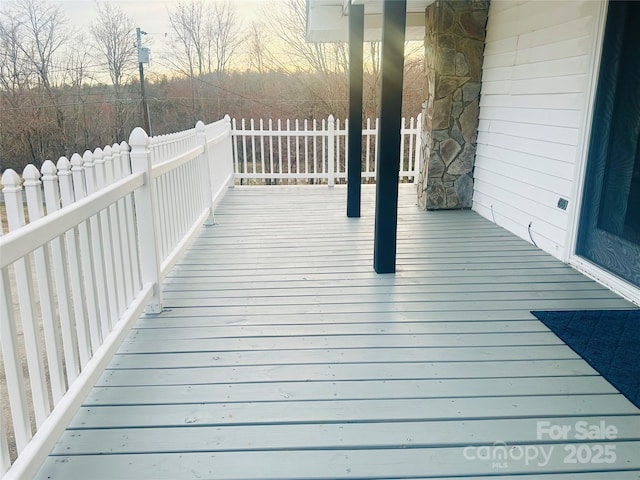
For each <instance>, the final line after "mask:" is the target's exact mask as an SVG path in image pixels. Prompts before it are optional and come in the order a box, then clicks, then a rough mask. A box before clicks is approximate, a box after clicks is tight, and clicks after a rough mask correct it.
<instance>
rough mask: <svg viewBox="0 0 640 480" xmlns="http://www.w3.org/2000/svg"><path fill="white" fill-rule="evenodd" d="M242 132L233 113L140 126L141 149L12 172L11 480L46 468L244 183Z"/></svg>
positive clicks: (8, 304)
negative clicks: (235, 129) (239, 161)
mask: <svg viewBox="0 0 640 480" xmlns="http://www.w3.org/2000/svg"><path fill="white" fill-rule="evenodd" d="M230 132H231V122H230V120H229V118H228V117H226V118H225V119H224V120H221V121H219V122H216V123H213V124H210V125H207V126H205V125H204V124H202V122H199V123H198V125H197V126H196V128H194V129H191V130H187V131H185V132H179V133H175V134H171V135H164V136H158V137H153V138H149V137H148V136H147V135H146V133H145V132H144V131H143V130H142V129H140V128H136V129H135V130H134V131H133V132H132V134H131V136H130V139H129V145H127V144H126V143H124V142H123V143H122V144H116V145H113V146H107V147H105V148H104V149H96V150H95V151H93V152H90V151H87V152H85V154H84V155H83V156H80V155H78V154H75V155H73V156H72V157H71V160H70V161H69V160H68V159H67V158H65V157H62V158H60V159H59V160H58V162H57V165H54V164H53V162H51V161H47V162H45V163H44V164H43V166H42V169H41V171H38V170H37V169H36V168H35V167H34V166H32V165H30V166H27V168H25V170H24V172H23V175H22V177H23V178H22V179H21V178H20V177H19V176H18V174H17V173H16V172H14V171H13V170H7V171H6V172H4V174H3V176H2V184H3V194H4V200H5V207H6V212H7V220H8V225H9V233H7V234H4V235H2V236H1V237H0V251H1V252H2V256H1V257H0V349H1V351H2V359H3V362H2V363H3V367H4V368H3V370H4V377H5V380H6V388H5V391H6V395H5V393H4V392H3V395H2V399H1V403H2V405H1V406H2V410H3V411H6V410H9V411H10V418H4V417H3V415H1V414H0V476H2V474H5V475H4V476H3V477H2V478H3V479H18V478H32V477H33V476H34V475H35V473H36V472H37V471H38V469H39V467H40V465H41V463H42V462H43V461H44V459H45V458H46V455H47V454H48V453H49V451H50V450H51V448H52V447H53V445H54V444H55V441H56V440H57V438H58V437H59V436H60V434H61V433H62V432H63V430H64V428H65V427H66V425H67V424H68V423H69V421H70V420H71V419H72V417H73V415H74V414H75V412H76V411H77V409H78V408H79V407H80V405H81V403H82V401H83V399H84V398H85V396H86V394H87V393H88V391H89V390H90V389H91V387H92V386H93V385H94V384H95V382H96V380H97V379H98V377H99V376H100V375H101V374H102V372H103V371H104V369H105V368H106V366H107V364H108V362H109V360H110V358H111V357H112V356H113V354H114V353H115V351H116V350H117V348H118V346H119V345H120V343H121V342H122V340H123V339H124V337H125V336H126V334H127V332H128V331H129V329H130V328H131V326H132V324H133V322H134V321H135V320H136V319H137V318H138V317H139V315H140V314H141V313H142V312H143V311H145V309H146V311H147V312H148V313H157V312H159V311H161V309H162V292H161V288H160V286H161V282H162V279H163V278H164V277H165V275H166V274H167V272H168V271H169V270H170V269H171V267H172V266H173V265H174V263H175V261H176V259H177V258H178V257H179V255H180V254H181V252H182V251H183V250H184V249H185V248H186V247H187V246H188V244H189V242H190V241H191V239H192V238H193V236H194V235H195V233H196V232H197V231H198V229H199V228H200V226H201V225H203V224H208V223H211V220H212V218H213V208H214V207H215V204H216V202H217V201H218V200H219V199H220V198H221V197H222V195H224V192H225V187H226V186H227V185H229V184H231V183H232V182H233V164H232V149H231V136H230ZM23 192H24V193H23ZM43 194H44V195H43ZM43 196H44V198H43ZM25 197H26V209H27V214H28V219H29V223H26V219H25V212H24V206H25V203H24V202H25ZM0 233H1V231H0ZM23 363H24V364H25V366H26V368H24V369H23ZM25 373H26V374H25ZM34 432H35V433H34ZM16 456H17V458H16Z"/></svg>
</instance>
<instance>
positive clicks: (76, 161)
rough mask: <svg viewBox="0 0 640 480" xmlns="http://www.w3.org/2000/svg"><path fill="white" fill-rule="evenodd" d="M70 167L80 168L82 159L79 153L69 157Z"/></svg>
mask: <svg viewBox="0 0 640 480" xmlns="http://www.w3.org/2000/svg"><path fill="white" fill-rule="evenodd" d="M85 153H86V152H85ZM89 153H91V152H89ZM71 165H72V166H73V167H82V157H81V156H80V154H79V153H74V154H73V155H71Z"/></svg>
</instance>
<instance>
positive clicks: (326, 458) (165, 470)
mask: <svg viewBox="0 0 640 480" xmlns="http://www.w3.org/2000/svg"><path fill="white" fill-rule="evenodd" d="M587 445H589V444H587ZM615 446H616V450H615V451H616V454H617V456H619V457H622V458H628V459H629V461H628V462H626V467H627V469H640V457H638V456H637V455H636V454H637V452H638V450H639V449H640V442H633V441H630V442H616V445H615ZM530 447H534V446H532V445H530ZM547 447H548V449H547V450H550V455H549V458H548V459H547V460H546V463H543V462H545V460H544V459H543V457H542V456H541V455H542V454H541V453H540V451H539V448H537V449H536V448H533V450H532V452H531V457H533V455H534V452H535V454H536V457H534V458H532V459H531V460H530V461H529V462H527V463H525V460H524V459H522V460H521V461H519V462H516V461H511V462H508V463H507V464H506V468H504V469H501V470H500V471H501V472H502V473H505V474H506V473H510V474H517V473H527V472H530V471H531V470H535V471H536V472H550V473H558V472H562V471H567V472H571V471H573V470H574V469H575V466H574V465H572V464H569V463H567V462H565V461H564V460H565V458H566V455H567V454H566V452H565V451H564V450H563V449H562V448H554V449H551V447H552V445H549V446H547ZM466 448H468V447H438V448H400V449H366V450H305V451H294V452H291V451H282V450H279V451H258V452H216V453H211V452H184V453H163V454H155V453H152V454H147V455H131V454H121V455H81V456H76V457H74V459H73V460H74V461H73V463H72V464H71V465H69V460H68V457H66V456H64V457H55V456H54V457H50V459H49V461H48V466H49V468H50V470H51V472H52V474H53V475H54V477H53V478H60V477H59V476H56V474H57V473H58V472H60V473H64V474H66V475H68V474H71V475H73V476H72V477H67V478H81V477H82V476H83V475H86V474H87V472H92V478H93V479H95V480H100V479H113V478H118V479H123V480H124V479H139V478H143V477H145V476H147V475H148V472H149V471H153V472H154V473H155V477H154V478H156V479H172V480H173V479H176V478H184V476H185V474H186V473H187V472H188V474H189V476H190V477H191V478H199V477H202V478H219V475H220V472H229V474H228V476H227V477H226V478H234V479H265V478H270V479H288V478H292V479H312V478H314V479H315V478H317V479H319V478H326V479H339V478H398V477H400V478H402V477H406V476H418V475H421V474H422V473H423V472H425V471H428V472H430V476H431V477H432V478H433V477H435V478H437V477H439V476H440V477H442V476H448V477H455V476H458V477H459V476H464V475H470V474H471V475H477V474H485V475H490V474H494V475H495V471H496V469H495V466H494V463H495V461H494V460H492V459H490V458H489V459H478V458H473V459H470V460H467V459H466V458H465V449H466ZM512 448H514V447H512ZM468 455H470V454H468ZM538 455H540V456H538ZM634 456H635V458H634ZM590 470H591V471H602V472H608V471H611V470H612V468H611V465H610V464H605V463H601V464H592V465H590ZM105 472H106V475H105ZM74 474H75V475H74ZM58 475H59V473H58ZM603 475H605V474H603Z"/></svg>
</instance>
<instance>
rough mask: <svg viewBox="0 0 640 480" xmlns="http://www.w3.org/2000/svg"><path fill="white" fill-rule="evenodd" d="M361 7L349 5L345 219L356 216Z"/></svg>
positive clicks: (359, 156) (359, 159)
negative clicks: (347, 161)
mask: <svg viewBox="0 0 640 480" xmlns="http://www.w3.org/2000/svg"><path fill="white" fill-rule="evenodd" d="M363 42H364V5H353V4H352V5H349V163H348V170H347V217H359V216H360V192H361V186H360V184H361V181H362V180H361V179H362V69H363V66H362V65H363V64H362V45H363Z"/></svg>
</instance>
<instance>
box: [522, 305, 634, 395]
mask: <svg viewBox="0 0 640 480" xmlns="http://www.w3.org/2000/svg"><path fill="white" fill-rule="evenodd" d="M531 313H532V314H534V315H535V316H536V317H537V318H538V319H539V320H540V321H541V322H542V323H544V324H545V325H546V326H547V327H549V329H551V331H553V333H555V334H556V335H557V336H558V337H560V339H561V340H562V341H563V342H565V343H566V344H567V345H569V347H571V348H572V349H573V351H574V352H576V353H577V354H578V355H580V356H581V357H582V358H584V359H585V360H586V361H587V362H588V363H589V365H591V366H592V367H593V368H594V369H595V370H597V371H598V373H600V375H602V376H603V377H604V378H606V379H607V380H608V381H609V383H611V385H613V386H614V387H616V388H617V389H618V390H619V391H620V393H622V394H623V395H624V396H625V397H627V398H628V399H629V400H630V401H631V402H632V403H633V404H634V405H635V406H636V407H638V408H640V310H578V311H557V312H545V311H534V312H531Z"/></svg>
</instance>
